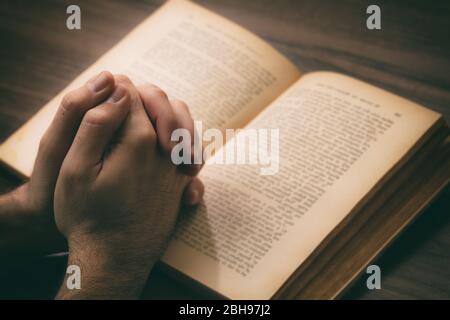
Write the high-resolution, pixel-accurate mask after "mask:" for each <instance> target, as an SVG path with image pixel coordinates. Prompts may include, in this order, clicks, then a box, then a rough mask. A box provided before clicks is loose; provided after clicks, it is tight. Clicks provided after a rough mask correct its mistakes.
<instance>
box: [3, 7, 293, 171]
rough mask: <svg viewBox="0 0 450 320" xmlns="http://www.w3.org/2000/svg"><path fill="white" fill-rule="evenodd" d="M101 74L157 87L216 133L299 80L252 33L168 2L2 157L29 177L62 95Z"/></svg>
mask: <svg viewBox="0 0 450 320" xmlns="http://www.w3.org/2000/svg"><path fill="white" fill-rule="evenodd" d="M105 23H107V22H105ZM80 45H82V44H80ZM102 70H110V71H112V72H115V73H124V74H126V75H128V76H130V77H131V79H132V80H134V82H136V84H139V83H142V82H144V81H146V82H151V83H154V84H157V85H159V86H160V87H161V88H162V89H163V90H166V91H167V92H168V94H169V97H170V98H179V99H182V100H184V101H186V102H187V103H188V105H189V106H190V107H191V110H192V112H193V115H194V117H195V118H197V119H201V120H203V121H204V124H205V126H208V127H215V128H219V129H223V128H225V127H228V128H229V127H240V126H242V125H244V124H245V123H247V122H248V121H249V120H250V119H251V118H252V117H253V116H254V115H256V114H257V113H258V112H259V111H261V110H262V109H263V108H264V107H266V106H267V105H268V104H269V103H270V102H271V101H272V100H274V99H275V98H276V97H277V96H279V95H280V94H281V93H282V92H283V91H284V90H285V89H286V88H288V87H289V85H291V84H292V83H293V82H295V80H297V79H298V78H299V72H298V70H297V69H296V67H295V66H294V65H293V64H291V63H290V62H289V61H288V60H287V59H286V58H284V57H283V56H281V55H280V54H279V53H278V52H277V51H275V50H274V49H273V48H272V47H271V46H269V45H268V44H267V43H265V42H264V41H262V40H261V39H259V38H258V37H256V36H255V35H253V34H251V33H250V32H249V31H246V30H245V29H243V28H241V27H239V26H237V25H236V24H234V23H232V22H230V21H228V20H226V19H224V18H222V17H220V16H219V15H216V14H214V13H212V12H209V11H207V10H206V9H203V8H202V7H200V6H198V5H196V4H194V3H191V2H188V1H183V0H173V1H170V2H168V3H166V4H165V5H164V6H163V7H162V8H160V9H159V10H158V11H157V12H156V13H155V14H153V15H152V16H151V17H149V18H148V19H146V20H145V21H144V22H142V23H141V24H140V25H139V26H138V27H136V28H135V29H134V30H133V31H132V32H131V33H130V34H129V35H128V36H126V37H125V38H124V39H123V40H122V41H121V42H119V43H118V44H117V45H116V46H115V47H114V48H112V49H111V50H110V51H109V52H107V53H106V54H105V55H104V56H103V57H102V58H100V59H99V60H98V61H97V62H96V63H95V64H94V65H92V66H91V67H90V68H88V69H87V70H85V71H84V72H83V73H82V74H81V75H80V76H79V77H77V78H76V79H75V80H74V81H73V82H72V83H71V84H70V85H69V86H68V87H67V88H65V89H64V90H63V91H62V92H61V93H60V94H58V95H57V96H56V97H55V98H54V99H53V100H51V101H50V102H49V103H48V104H47V105H46V106H45V107H44V108H43V109H42V110H41V111H40V112H39V113H38V114H36V115H35V116H34V117H33V118H32V119H31V120H30V121H28V122H27V123H26V124H25V125H24V126H22V127H21V128H20V129H19V130H18V131H16V133H15V134H13V135H12V136H11V137H10V138H9V139H8V140H7V141H5V143H3V145H2V146H1V147H0V158H1V159H2V160H3V161H4V162H5V163H6V164H8V165H9V166H11V167H12V168H13V169H15V170H16V171H18V172H19V173H21V174H23V175H25V176H29V175H30V174H31V170H32V167H33V163H34V159H35V156H36V152H37V147H38V142H39V140H40V138H41V136H42V135H43V133H44V131H45V129H46V128H47V127H48V125H49V123H50V121H51V119H52V118H53V115H54V113H55V111H56V109H57V107H58V104H59V102H60V101H61V98H62V96H63V95H64V94H65V93H66V92H67V91H69V90H71V89H74V88H75V87H78V86H80V85H82V84H83V83H84V82H85V81H87V80H88V79H89V78H90V77H91V76H93V75H95V74H97V73H98V72H100V71H102Z"/></svg>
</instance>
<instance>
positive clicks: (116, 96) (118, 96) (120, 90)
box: [108, 86, 126, 102]
mask: <svg viewBox="0 0 450 320" xmlns="http://www.w3.org/2000/svg"><path fill="white" fill-rule="evenodd" d="M125 93H126V90H125V88H124V87H122V86H117V87H116V89H115V90H114V92H113V94H112V95H111V97H109V99H108V102H119V101H120V100H122V98H123V97H124V96H125Z"/></svg>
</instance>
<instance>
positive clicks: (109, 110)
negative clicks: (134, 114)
mask: <svg viewBox="0 0 450 320" xmlns="http://www.w3.org/2000/svg"><path fill="white" fill-rule="evenodd" d="M129 108H130V95H129V93H128V92H127V90H126V88H125V87H124V86H122V85H120V84H119V85H117V86H116V89H115V90H114V93H113V94H112V95H111V97H110V99H108V100H107V101H106V102H105V103H103V104H101V105H99V106H97V107H95V108H92V109H91V110H89V111H88V112H87V113H86V114H85V116H84V117H83V120H82V121H81V124H80V128H79V129H78V132H77V134H76V136H75V139H74V142H73V144H72V146H71V147H70V150H69V152H68V154H67V156H66V159H65V160H64V162H66V161H67V163H72V164H73V165H75V167H76V168H78V170H89V169H92V168H94V167H96V166H97V165H99V164H101V162H102V158H103V155H104V153H105V151H106V150H107V149H108V147H109V145H110V142H111V140H112V139H113V137H114V134H115V133H116V132H117V130H118V129H119V127H120V126H121V124H122V123H123V122H124V120H125V118H126V116H127V114H128V112H129Z"/></svg>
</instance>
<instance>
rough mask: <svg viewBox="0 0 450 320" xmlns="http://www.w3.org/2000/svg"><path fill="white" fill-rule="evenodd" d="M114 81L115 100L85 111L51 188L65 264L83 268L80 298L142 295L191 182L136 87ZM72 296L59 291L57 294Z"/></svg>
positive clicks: (122, 79) (156, 106)
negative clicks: (165, 148)
mask: <svg viewBox="0 0 450 320" xmlns="http://www.w3.org/2000/svg"><path fill="white" fill-rule="evenodd" d="M116 82H117V86H116V89H115V91H114V93H113V94H112V98H111V99H109V100H108V101H107V102H106V103H103V104H101V105H99V106H97V107H95V108H93V109H91V110H89V111H88V112H87V113H86V115H85V116H84V118H83V120H82V122H81V125H80V127H79V130H78V132H77V134H76V137H75V139H74V142H73V144H72V146H71V147H70V150H69V152H68V153H67V156H66V158H65V159H64V162H63V165H62V167H61V171H60V174H59V177H58V181H57V185H56V190H55V219H56V224H57V226H58V229H59V230H60V231H61V232H62V233H63V234H64V235H65V236H66V238H67V239H68V243H69V250H70V255H69V264H77V265H81V268H82V274H83V279H89V280H88V284H87V285H86V281H85V285H84V289H82V291H83V292H77V294H79V295H81V296H82V297H83V298H86V297H93V298H99V297H105V295H106V296H107V297H109V298H111V297H137V295H139V293H140V291H141V289H142V286H143V285H144V284H145V280H146V278H147V276H148V273H149V272H150V269H151V266H152V265H153V264H154V263H155V262H156V261H157V260H158V259H159V256H160V255H161V253H162V249H163V248H164V247H165V244H166V242H167V240H168V236H169V234H170V231H171V230H172V228H173V226H174V224H175V219H176V215H177V212H178V208H179V203H180V198H181V195H182V193H183V189H184V187H185V186H186V185H187V184H188V182H189V179H188V178H187V177H186V176H185V175H184V174H181V173H180V172H179V170H177V167H176V166H175V165H173V164H172V162H171V161H170V157H169V155H168V154H166V153H162V152H160V150H159V148H158V143H157V139H158V138H157V135H156V132H155V130H154V128H153V126H152V123H151V122H150V120H149V118H148V116H147V114H146V112H145V110H144V107H143V105H142V102H141V98H140V96H139V93H138V92H137V91H136V89H135V88H134V86H133V85H132V84H131V82H129V80H127V79H124V78H123V77H122V78H119V79H118V81H116ZM166 99H167V98H166ZM167 103H168V100H167V101H166V100H164V101H160V103H158V104H157V105H154V106H152V107H153V108H156V109H154V110H156V112H160V111H159V110H157V108H169V107H171V106H170V105H167ZM182 112H185V111H182ZM184 115H186V114H185V113H184ZM174 119H175V120H176V121H178V120H177V119H180V118H179V117H177V116H175V118H174ZM183 119H188V118H185V117H184V118H183ZM189 119H190V118H189ZM189 119H188V120H189ZM157 121H158V120H157V119H156V122H157ZM189 121H191V122H192V119H190V120H189ZM89 281H91V282H89ZM114 288H115V289H116V290H115V289H114ZM118 288H120V289H118ZM124 288H125V289H126V290H124ZM72 294H73V292H69V291H66V290H64V288H63V289H62V291H61V292H60V294H59V297H73V296H72ZM78 297H80V296H78Z"/></svg>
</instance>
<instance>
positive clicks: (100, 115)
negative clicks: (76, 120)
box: [84, 108, 110, 126]
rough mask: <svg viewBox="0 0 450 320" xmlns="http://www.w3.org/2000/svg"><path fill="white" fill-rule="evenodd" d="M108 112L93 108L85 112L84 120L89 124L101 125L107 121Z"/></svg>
mask: <svg viewBox="0 0 450 320" xmlns="http://www.w3.org/2000/svg"><path fill="white" fill-rule="evenodd" d="M109 118H110V116H109V113H108V112H106V111H105V110H103V109H98V108H94V109H91V110H89V111H88V112H86V115H85V116H84V122H85V123H87V124H91V125H97V126H101V125H104V124H106V123H108V122H109Z"/></svg>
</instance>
